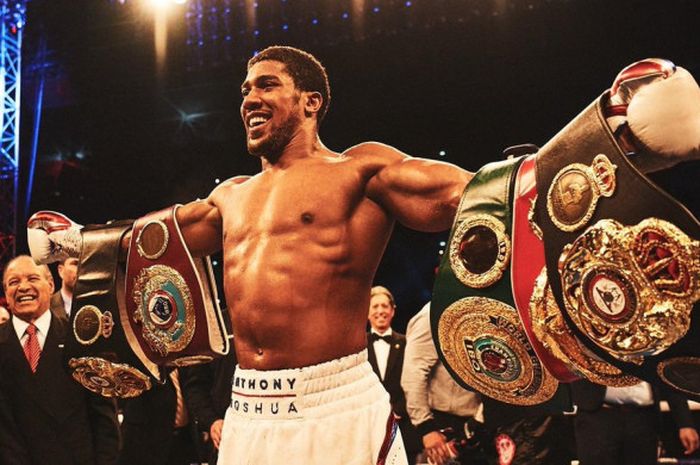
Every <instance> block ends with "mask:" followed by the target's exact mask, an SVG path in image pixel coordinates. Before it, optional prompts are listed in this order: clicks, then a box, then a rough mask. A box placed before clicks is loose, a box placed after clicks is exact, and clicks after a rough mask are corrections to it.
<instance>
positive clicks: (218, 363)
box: [180, 311, 238, 465]
mask: <svg viewBox="0 0 700 465" xmlns="http://www.w3.org/2000/svg"><path fill="white" fill-rule="evenodd" d="M223 319H224V325H225V326H226V332H227V333H228V334H233V331H232V330H231V320H230V318H229V314H228V312H226V311H224V312H223ZM237 363H238V360H237V358H236V351H235V350H233V344H231V348H230V349H229V353H228V354H226V355H224V356H223V357H219V358H217V359H215V360H213V361H212V362H211V363H204V364H201V365H193V366H189V367H184V368H181V369H180V380H181V383H182V394H183V396H184V398H185V402H186V404H187V409H188V410H189V412H190V420H191V421H192V422H193V423H194V424H195V426H196V429H197V431H199V432H200V433H201V434H203V436H204V438H205V441H204V447H203V449H206V451H205V452H203V453H202V454H201V455H202V456H203V457H208V459H209V464H210V465H214V464H216V461H217V459H218V455H219V443H220V442H221V431H222V427H223V424H224V415H225V414H226V409H228V407H229V405H230V404H231V382H232V380H233V373H234V372H235V370H236V364H237Z"/></svg>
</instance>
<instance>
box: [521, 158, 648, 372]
mask: <svg viewBox="0 0 700 465" xmlns="http://www.w3.org/2000/svg"><path fill="white" fill-rule="evenodd" d="M535 173H536V155H530V156H528V157H527V158H526V159H525V160H524V161H523V163H522V164H521V165H520V168H519V169H518V173H517V176H516V178H515V188H514V192H513V194H514V198H513V229H512V244H513V253H512V258H511V283H512V286H513V298H514V300H515V304H516V308H517V309H518V313H519V315H520V321H521V322H522V324H523V329H525V333H526V334H527V335H528V338H529V340H530V343H531V344H532V347H533V348H534V349H535V352H536V353H537V356H538V357H539V358H540V361H541V362H542V364H543V365H544V366H545V367H546V368H547V369H548V370H549V372H550V373H552V375H554V377H555V378H557V380H559V381H560V382H564V383H569V382H572V381H576V380H577V379H579V378H587V379H589V380H590V381H593V382H595V383H599V384H605V385H608V386H629V385H632V384H637V383H638V382H639V380H638V379H636V378H634V377H633V376H627V375H625V374H623V373H622V372H621V371H620V370H619V369H618V368H616V367H614V366H612V365H610V364H608V363H607V362H605V361H603V360H600V359H599V358H598V357H596V356H595V355H594V354H593V353H591V352H590V351H589V350H588V349H586V347H585V346H583V344H581V343H580V342H578V341H577V340H576V338H575V337H574V336H572V335H571V333H570V331H569V329H568V327H567V326H566V324H565V323H564V321H563V318H562V317H561V315H560V314H559V313H560V312H559V309H558V308H557V306H556V303H555V302H554V301H553V299H552V298H551V290H550V289H549V286H548V283H547V278H546V276H547V270H546V268H545V254H544V244H543V243H542V231H541V229H540V228H539V226H538V225H537V223H535V222H534V213H535V206H536V205H537V180H536V176H535Z"/></svg>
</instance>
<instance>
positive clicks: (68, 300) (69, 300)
mask: <svg viewBox="0 0 700 465" xmlns="http://www.w3.org/2000/svg"><path fill="white" fill-rule="evenodd" d="M61 298H62V299H63V308H64V309H65V310H66V315H68V318H70V306H71V305H72V304H73V296H72V295H68V294H66V293H65V292H64V291H63V288H61Z"/></svg>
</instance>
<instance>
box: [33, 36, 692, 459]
mask: <svg viewBox="0 0 700 465" xmlns="http://www.w3.org/2000/svg"><path fill="white" fill-rule="evenodd" d="M242 94H243V102H242V105H241V117H242V119H243V122H244V125H245V129H246V134H247V146H248V151H249V152H250V153H251V154H253V155H255V156H258V157H260V159H261V161H262V172H261V173H259V174H257V175H255V176H252V177H236V178H232V179H230V180H228V181H226V182H224V183H222V184H221V185H219V186H218V187H217V188H216V189H215V190H214V191H213V192H212V193H211V195H210V196H209V197H208V198H207V199H206V200H203V201H197V202H193V203H190V204H187V205H185V206H184V207H182V208H180V209H179V210H178V213H177V219H178V222H179V224H180V227H181V229H182V231H183V235H184V238H185V241H186V243H187V244H188V246H189V248H190V250H191V252H192V254H193V255H207V254H212V253H215V252H217V251H219V250H221V247H222V240H223V252H224V287H225V294H226V302H227V305H228V307H229V312H230V315H231V321H232V323H233V328H234V334H235V338H234V341H235V348H236V353H237V357H238V362H239V366H240V368H239V369H238V370H237V372H236V375H235V377H234V380H233V398H232V402H231V407H230V408H229V410H228V412H227V415H226V419H225V426H224V432H223V436H222V440H221V447H220V455H219V463H220V464H227V465H228V464H255V465H265V464H276V463H279V462H286V463H289V464H297V463H299V464H321V463H323V464H327V463H333V464H343V465H352V464H357V465H368V464H376V463H387V464H390V463H391V464H399V463H406V459H405V454H404V453H403V450H402V446H401V440H400V434H399V433H398V431H397V429H396V428H395V422H394V421H393V419H392V415H391V413H390V408H389V398H388V394H387V393H386V392H385V391H384V390H383V388H382V387H381V385H380V383H379V381H378V379H377V378H376V376H374V375H373V373H372V370H371V367H370V365H369V364H368V363H367V361H366V351H365V349H366V345H367V341H366V335H365V324H366V316H367V308H368V306H369V295H370V293H369V289H370V287H371V285H372V280H373V277H374V274H375V271H376V269H377V266H378V263H379V261H380V259H381V256H382V253H383V252H384V249H385V247H386V244H387V241H388V240H389V236H390V234H391V231H392V228H393V225H394V222H395V221H399V222H401V223H402V224H404V225H406V226H408V227H409V228H412V229H417V230H420V231H442V230H445V229H448V228H449V227H450V225H451V223H452V220H453V217H454V213H455V210H456V208H457V206H458V202H459V200H460V196H461V194H462V192H463V190H464V187H465V186H466V184H467V183H468V182H469V180H470V179H471V177H472V175H471V173H469V172H467V171H465V170H463V169H461V168H459V167H456V166H454V165H450V164H447V163H442V162H437V161H432V160H425V159H418V158H411V157H409V156H407V155H406V154H404V153H402V152H400V151H398V150H396V149H394V148H392V147H389V146H386V145H382V144H379V143H363V144H360V145H357V146H354V147H352V148H350V149H348V150H346V151H345V152H343V153H335V152H332V151H330V150H329V149H327V148H326V147H325V146H324V145H323V143H322V142H321V140H320V138H319V135H318V129H319V125H320V122H321V120H322V118H323V116H324V115H325V112H326V111H327V108H328V103H329V101H330V91H329V88H328V82H327V77H326V74H325V70H324V69H323V68H322V66H321V65H320V64H319V63H318V61H316V59H315V58H313V57H312V56H311V55H309V54H307V53H305V52H302V51H300V50H297V49H293V48H290V47H271V48H268V49H266V50H264V51H262V52H261V53H259V54H258V55H256V56H255V57H254V58H252V59H251V60H250V62H249V65H248V74H247V76H246V78H245V81H244V82H243V85H242ZM674 155H675V154H674ZM683 155H686V154H683ZM695 155H696V153H695ZM52 240H54V241H56V240H58V239H56V238H53V239H52ZM30 241H31V239H30ZM124 244H125V246H126V244H128V239H127V240H125V242H124ZM32 251H33V253H34V254H35V255H34V256H35V257H37V256H41V255H43V253H42V252H41V251H38V253H35V247H34V246H32ZM42 259H44V258H43V257H42ZM272 419H274V420H275V421H274V422H271V421H269V420H272Z"/></svg>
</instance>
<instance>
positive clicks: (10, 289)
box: [3, 256, 53, 322]
mask: <svg viewBox="0 0 700 465" xmlns="http://www.w3.org/2000/svg"><path fill="white" fill-rule="evenodd" d="M3 287H4V289H5V297H6V299H7V307H8V309H9V310H10V312H11V313H12V314H13V315H14V316H15V317H17V318H19V319H21V320H24V321H27V322H32V321H34V320H36V319H37V318H39V317H40V316H41V315H42V314H43V313H44V312H45V311H47V310H48V308H49V300H50V299H51V292H52V291H53V287H52V286H51V283H49V281H48V280H47V279H46V275H45V273H44V270H42V269H41V267H39V266H38V265H36V264H35V263H34V260H32V259H31V257H24V256H22V257H18V258H16V259H14V260H12V261H10V263H9V264H8V266H7V268H6V269H5V272H4V273H3Z"/></svg>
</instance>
